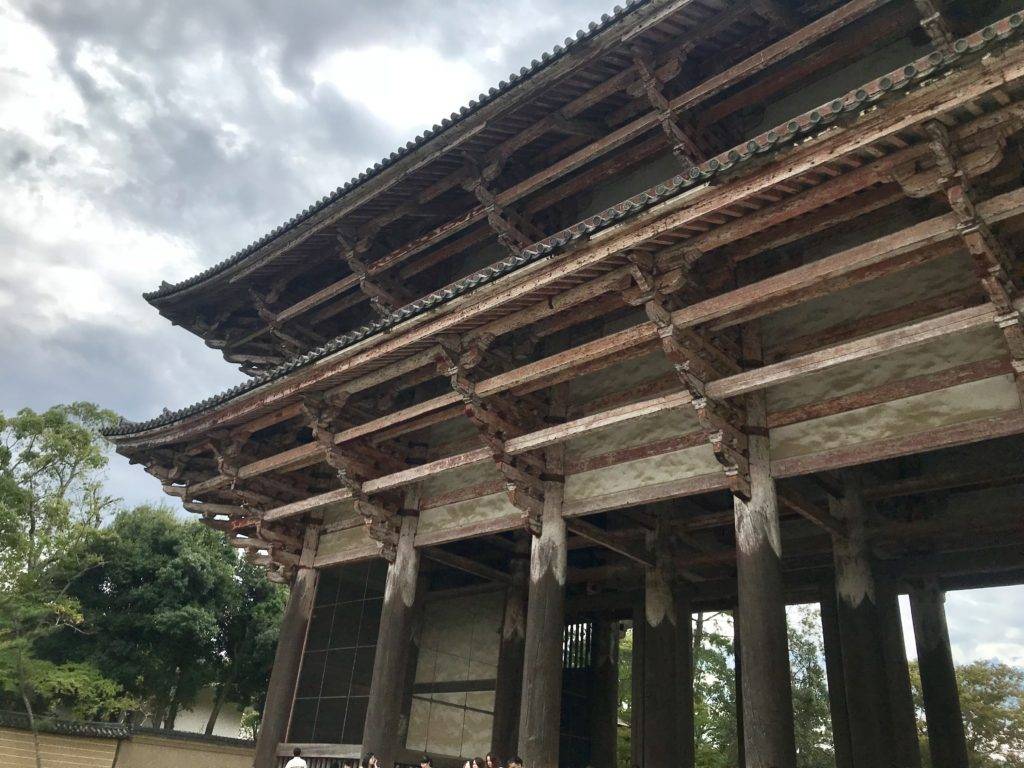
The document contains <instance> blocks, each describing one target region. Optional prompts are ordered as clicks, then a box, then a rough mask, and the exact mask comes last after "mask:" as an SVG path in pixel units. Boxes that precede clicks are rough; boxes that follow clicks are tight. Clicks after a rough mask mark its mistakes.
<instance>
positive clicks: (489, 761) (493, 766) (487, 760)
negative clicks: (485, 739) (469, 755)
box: [484, 752, 501, 768]
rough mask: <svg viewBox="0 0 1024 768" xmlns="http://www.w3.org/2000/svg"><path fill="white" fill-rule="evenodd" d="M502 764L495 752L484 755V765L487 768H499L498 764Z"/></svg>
mask: <svg viewBox="0 0 1024 768" xmlns="http://www.w3.org/2000/svg"><path fill="white" fill-rule="evenodd" d="M500 762H501V760H499V759H498V758H496V757H495V756H494V753H493V752H488V753H487V754H486V755H484V765H485V766H487V768H498V763H500Z"/></svg>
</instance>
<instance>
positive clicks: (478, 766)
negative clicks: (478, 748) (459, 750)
mask: <svg viewBox="0 0 1024 768" xmlns="http://www.w3.org/2000/svg"><path fill="white" fill-rule="evenodd" d="M473 768H487V763H485V762H484V759H483V758H482V757H474V758H473Z"/></svg>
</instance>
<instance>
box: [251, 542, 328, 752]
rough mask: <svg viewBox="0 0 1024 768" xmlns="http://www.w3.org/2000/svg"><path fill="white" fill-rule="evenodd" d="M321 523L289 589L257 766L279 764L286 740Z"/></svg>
mask: <svg viewBox="0 0 1024 768" xmlns="http://www.w3.org/2000/svg"><path fill="white" fill-rule="evenodd" d="M319 539H320V526H319V525H318V524H310V525H308V526H307V527H306V534H305V537H304V539H303V543H302V554H301V555H300V557H299V566H298V571H297V573H296V575H295V580H294V581H293V582H292V585H291V589H290V590H289V592H288V602H287V604H286V605H285V608H284V615H283V616H282V617H281V629H280V632H279V633H278V637H277V650H276V651H275V653H274V667H273V669H272V670H271V672H270V682H269V683H268V684H267V702H266V704H265V705H264V706H263V718H262V720H261V721H260V731H259V736H257V738H256V755H255V757H254V759H253V766H254V768H277V745H278V744H280V743H281V742H282V741H284V740H285V738H286V736H287V733H286V731H287V729H288V718H289V717H290V716H291V711H292V701H293V699H294V698H295V686H296V684H297V683H298V679H299V669H300V668H301V666H302V650H303V647H304V645H305V642H306V629H307V627H308V626H309V619H310V616H311V615H312V614H313V602H314V600H315V599H316V584H317V576H318V573H317V571H316V569H315V568H313V560H314V559H315V557H316V548H317V543H318V541H319Z"/></svg>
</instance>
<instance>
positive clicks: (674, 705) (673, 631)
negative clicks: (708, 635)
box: [632, 553, 694, 768]
mask: <svg viewBox="0 0 1024 768" xmlns="http://www.w3.org/2000/svg"><path fill="white" fill-rule="evenodd" d="M690 614H691V607H690V600H689V597H688V592H687V590H686V589H685V588H683V587H682V586H681V585H680V584H679V583H678V581H677V580H676V579H675V578H674V574H673V569H672V565H671V561H670V559H669V558H668V557H667V556H666V555H665V554H664V553H659V554H658V557H657V566H656V567H654V568H647V569H646V572H645V575H644V610H643V614H642V617H641V618H642V621H639V622H638V623H637V625H636V627H634V635H633V664H634V667H633V674H634V675H636V674H638V673H637V670H636V660H637V656H638V655H640V656H641V657H642V662H641V665H640V667H641V668H640V672H639V674H640V675H641V676H642V677H641V679H642V681H643V685H642V690H641V691H640V693H641V697H642V699H643V711H642V716H641V717H640V719H639V723H638V725H639V728H638V729H637V730H634V731H633V734H632V738H633V739H635V740H638V745H637V756H638V758H639V760H640V765H641V766H644V767H645V768H646V767H647V766H651V768H654V766H662V765H664V766H682V767H683V768H689V766H692V765H693V758H694V743H693V740H694V731H693V727H694V726H693V666H692V649H691V646H692V642H693V634H692V632H693V631H692V625H691V623H690ZM635 697H636V693H634V705H635V704H636V698H635Z"/></svg>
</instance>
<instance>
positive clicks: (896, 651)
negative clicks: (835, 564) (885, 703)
mask: <svg viewBox="0 0 1024 768" xmlns="http://www.w3.org/2000/svg"><path fill="white" fill-rule="evenodd" d="M876 594H877V595H878V628H879V631H880V634H881V638H882V652H883V653H884V654H885V672H886V682H887V684H888V690H889V719H890V723H891V725H892V736H893V746H894V753H893V754H894V755H895V758H896V759H895V761H894V763H895V765H896V767H897V768H921V743H920V742H919V741H918V739H917V712H916V711H915V709H914V693H913V691H912V690H911V687H910V669H909V666H908V664H907V646H906V641H905V639H904V637H903V621H902V619H901V618H900V601H899V594H898V593H897V592H896V589H895V588H894V587H893V585H892V584H891V583H890V582H888V581H885V580H879V581H878V582H876Z"/></svg>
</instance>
